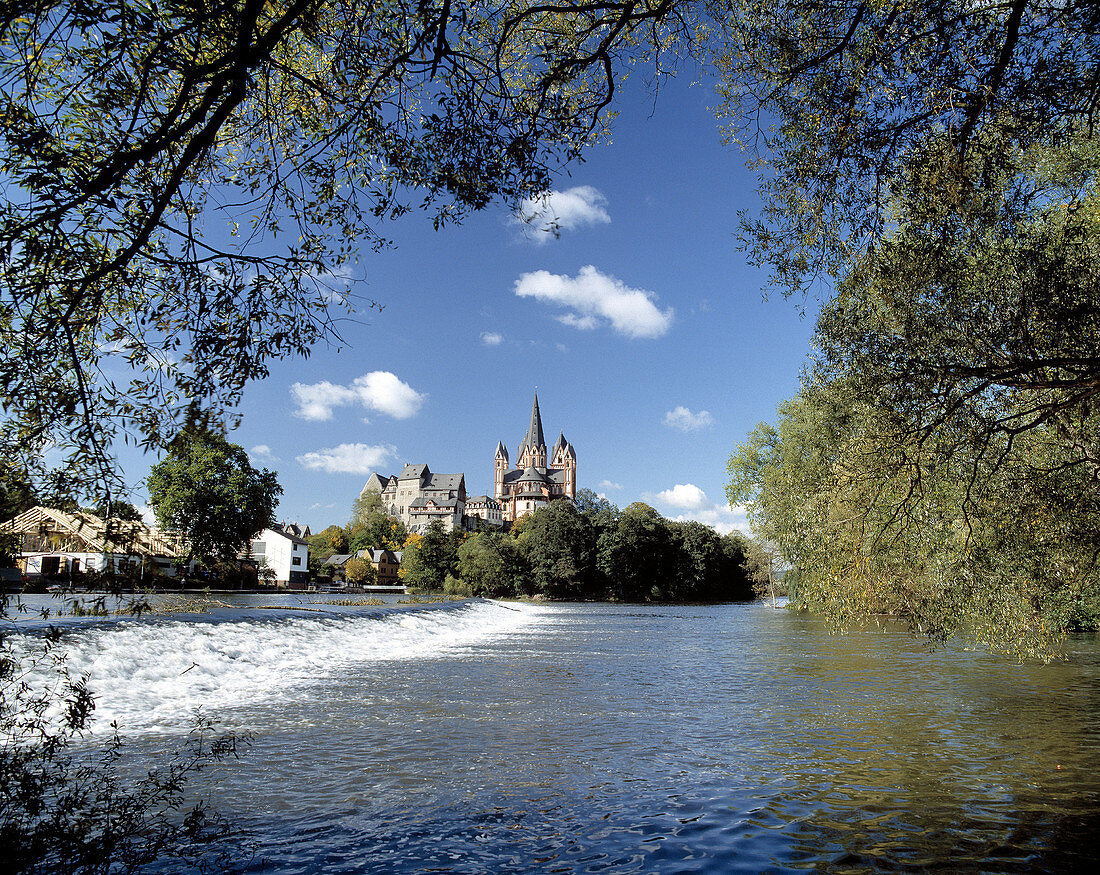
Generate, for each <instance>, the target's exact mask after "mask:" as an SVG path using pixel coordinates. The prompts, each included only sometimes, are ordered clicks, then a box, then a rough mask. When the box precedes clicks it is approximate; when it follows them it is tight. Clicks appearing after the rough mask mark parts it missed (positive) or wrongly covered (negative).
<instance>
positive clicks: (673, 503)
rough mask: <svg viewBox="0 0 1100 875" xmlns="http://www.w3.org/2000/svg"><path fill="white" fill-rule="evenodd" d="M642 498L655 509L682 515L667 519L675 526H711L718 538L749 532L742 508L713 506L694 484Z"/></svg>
mask: <svg viewBox="0 0 1100 875" xmlns="http://www.w3.org/2000/svg"><path fill="white" fill-rule="evenodd" d="M642 497H643V498H644V499H645V500H646V501H652V502H653V503H654V504H656V505H658V506H663V507H665V508H670V507H671V508H676V509H678V510H683V511H686V513H682V514H680V515H679V516H674V517H671V519H673V520H675V521H676V522H690V521H695V522H700V523H703V524H704V525H708V526H713V527H714V530H715V531H716V532H718V534H720V535H728V534H729V533H730V532H733V531H740V532H746V533H747V532H748V531H749V521H748V517H747V516H746V514H745V508H744V507H743V506H742V505H729V504H717V503H716V502H713V501H711V500H710V499H709V498H707V494H706V493H705V492H704V491H703V490H702V489H700V488H699V487H698V486H696V485H695V484H694V483H677V484H676V485H675V486H673V487H672V488H671V489H665V490H663V491H661V492H658V493H656V494H652V493H643V495H642Z"/></svg>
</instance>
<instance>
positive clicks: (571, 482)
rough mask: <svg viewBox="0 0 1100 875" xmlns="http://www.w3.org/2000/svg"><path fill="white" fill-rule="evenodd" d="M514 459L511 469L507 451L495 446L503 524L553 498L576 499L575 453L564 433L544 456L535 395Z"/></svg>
mask: <svg viewBox="0 0 1100 875" xmlns="http://www.w3.org/2000/svg"><path fill="white" fill-rule="evenodd" d="M516 456H517V458H516V467H515V468H513V467H511V466H510V465H509V463H508V450H507V449H506V448H505V446H504V444H503V443H498V444H497V453H496V499H497V501H499V502H500V506H501V513H502V515H503V518H504V520H505V521H506V522H515V521H516V520H517V519H519V518H520V517H521V516H524V515H526V514H529V513H531V512H532V511H535V510H538V509H539V508H540V507H545V506H546V505H548V504H549V503H550V502H551V501H553V500H554V499H556V498H568V499H569V500H570V501H572V500H573V499H574V498H576V495H577V454H576V452H575V451H574V450H573V445H572V444H571V443H569V441H567V440H566V439H565V435H564V434H559V435H558V439H557V441H556V442H555V443H554V447H553V449H552V450H550V451H549V453H547V450H546V439H545V438H544V437H543V436H542V416H541V415H540V414H539V396H538V393H536V394H535V403H534V405H533V406H532V407H531V424H530V425H529V426H528V427H527V434H525V435H524V436H523V443H521V444H520V445H519V450H517V451H516Z"/></svg>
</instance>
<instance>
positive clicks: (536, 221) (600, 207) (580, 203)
mask: <svg viewBox="0 0 1100 875" xmlns="http://www.w3.org/2000/svg"><path fill="white" fill-rule="evenodd" d="M606 206H607V198H605V197H604V196H603V195H602V194H600V192H599V191H598V190H597V189H595V188H593V187H592V186H590V185H578V186H575V187H573V188H568V189H566V190H565V191H547V192H544V193H543V194H541V195H538V196H537V197H533V198H526V199H525V200H524V201H523V202H522V203H521V204H520V207H519V210H518V211H517V213H516V216H515V218H516V221H517V222H519V223H520V224H522V225H526V226H527V227H528V228H531V229H532V230H534V231H535V232H536V233H535V235H534V238H533V239H535V240H536V241H537V242H538V243H540V244H541V243H545V242H546V241H547V240H550V239H551V238H552V237H554V236H557V234H558V233H560V232H561V231H573V230H575V229H576V228H580V227H582V226H584V225H597V224H600V225H606V224H608V223H610V221H611V216H610V215H608V212H607V210H606V209H605V207H606Z"/></svg>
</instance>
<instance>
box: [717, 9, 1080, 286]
mask: <svg viewBox="0 0 1100 875" xmlns="http://www.w3.org/2000/svg"><path fill="white" fill-rule="evenodd" d="M730 12H731V15H730V18H729V27H728V28H726V29H725V30H723V31H721V32H720V34H719V35H718V37H717V38H716V39H715V40H714V41H712V43H711V46H712V50H713V54H712V56H713V58H714V60H715V62H716V64H717V65H718V69H719V71H720V74H721V76H722V80H723V95H724V102H723V105H722V107H721V108H720V115H722V116H723V117H725V118H726V119H727V120H728V122H729V127H728V132H729V134H730V136H731V137H732V138H734V139H737V140H739V141H740V142H741V143H743V144H744V145H746V146H748V147H749V148H751V149H752V150H753V151H754V152H755V155H756V157H757V159H759V160H760V161H762V162H763V163H764V164H766V173H763V174H762V175H761V195H762V197H763V200H764V207H763V209H762V211H761V214H760V216H759V217H757V218H751V217H746V219H745V224H744V228H743V231H744V235H745V236H744V241H745V245H746V246H747V247H748V248H749V250H750V252H751V254H752V255H753V256H754V257H755V259H756V260H758V261H759V262H761V263H763V264H767V265H770V266H771V267H772V269H773V271H774V279H775V281H776V283H777V284H778V285H779V287H780V288H783V289H785V290H787V291H788V292H795V291H801V290H803V289H805V288H806V287H807V286H808V284H810V283H812V282H813V281H814V280H815V279H822V278H823V277H827V276H829V275H832V276H834V277H837V276H843V275H844V274H845V273H846V272H847V270H848V268H849V265H850V262H851V259H852V258H853V256H856V255H858V254H859V253H860V252H862V251H864V249H865V248H866V246H867V245H868V244H871V245H874V243H875V242H876V241H878V240H880V239H882V238H883V237H884V236H887V235H888V234H889V232H890V229H891V228H892V225H893V218H894V215H893V208H894V206H895V202H896V200H897V197H898V195H899V194H903V193H904V192H906V191H911V192H920V191H922V190H923V193H924V197H923V202H924V210H925V212H926V214H927V215H929V216H935V215H938V216H940V217H945V218H947V219H950V218H951V217H956V216H957V212H956V209H955V208H956V204H957V202H958V199H959V198H962V199H964V200H965V199H966V198H967V197H969V196H970V195H971V194H972V193H974V192H977V191H980V190H981V189H982V187H983V186H984V185H985V183H986V181H987V180H988V179H989V178H990V175H991V174H992V175H1005V174H1007V175H1008V176H1015V174H1016V171H1018V170H1023V171H1025V172H1026V170H1027V167H1028V166H1029V164H1030V163H1031V158H1030V156H1031V155H1032V154H1033V150H1035V149H1036V148H1040V149H1041V148H1044V147H1048V146H1061V145H1063V144H1065V143H1067V142H1069V141H1071V140H1072V139H1073V138H1074V137H1077V136H1085V137H1088V138H1091V137H1092V136H1093V131H1094V129H1095V120H1096V118H1095V114H1096V111H1097V106H1098V102H1097V97H1098V95H1100V82H1098V81H1097V80H1096V78H1095V76H1094V75H1093V71H1095V69H1096V64H1097V60H1098V59H1100V13H1098V12H1097V10H1096V5H1095V4H1094V3H1091V2H1087V0H1070V2H1066V3H1060V2H1044V0H1008V2H1005V3H968V2H965V0H949V2H943V3H908V2H904V0H895V2H883V3H874V4H869V3H860V2H850V0H811V2H793V0H777V2H774V3H767V4H756V3H739V4H735V6H734V7H733V8H732V9H731V10H730ZM1013 195H1014V196H1013V197H1011V198H1008V199H1005V200H1004V201H1003V202H1002V203H1000V204H999V205H998V208H997V212H996V214H995V215H988V216H986V217H985V218H986V219H987V220H989V221H994V222H995V221H1010V220H1011V218H1012V217H1013V216H1015V215H1019V214H1020V211H1021V210H1022V211H1023V214H1026V213H1028V212H1029V211H1030V209H1031V207H1032V205H1033V204H1034V203H1035V202H1036V199H1038V200H1039V201H1042V200H1043V195H1042V192H1041V191H1034V190H1032V191H1029V190H1028V187H1027V186H1026V185H1021V186H1019V187H1016V188H1015V189H1014V191H1013ZM986 227H991V226H990V225H986Z"/></svg>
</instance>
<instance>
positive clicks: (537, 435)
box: [516, 392, 546, 468]
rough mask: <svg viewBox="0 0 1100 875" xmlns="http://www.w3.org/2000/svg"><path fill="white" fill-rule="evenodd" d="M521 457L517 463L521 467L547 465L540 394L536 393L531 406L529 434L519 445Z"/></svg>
mask: <svg viewBox="0 0 1100 875" xmlns="http://www.w3.org/2000/svg"><path fill="white" fill-rule="evenodd" d="M518 455H519V458H518V459H517V460H516V464H517V465H518V466H519V467H520V468H545V467H546V438H544V437H543V436H542V415H541V414H540V413H539V396H538V393H537V392H536V393H535V403H534V404H533V405H532V406H531V424H530V425H529V426H527V434H525V435H524V436H523V443H521V444H520V445H519V453H518Z"/></svg>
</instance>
